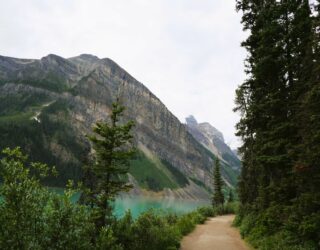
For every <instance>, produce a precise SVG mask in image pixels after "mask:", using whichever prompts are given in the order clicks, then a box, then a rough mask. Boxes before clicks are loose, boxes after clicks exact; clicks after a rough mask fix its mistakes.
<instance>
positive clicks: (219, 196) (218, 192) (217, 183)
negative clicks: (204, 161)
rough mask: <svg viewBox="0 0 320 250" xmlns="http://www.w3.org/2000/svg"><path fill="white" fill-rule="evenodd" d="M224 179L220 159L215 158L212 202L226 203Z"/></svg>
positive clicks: (215, 203) (214, 203)
mask: <svg viewBox="0 0 320 250" xmlns="http://www.w3.org/2000/svg"><path fill="white" fill-rule="evenodd" d="M222 186H223V180H222V178H221V173H220V161H219V159H218V158H216V159H215V164H214V170H213V198H212V204H213V206H215V205H222V204H223V203H224V196H223V193H222Z"/></svg>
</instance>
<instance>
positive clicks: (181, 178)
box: [161, 160, 189, 187]
mask: <svg viewBox="0 0 320 250" xmlns="http://www.w3.org/2000/svg"><path fill="white" fill-rule="evenodd" d="M161 162H162V164H163V165H165V166H166V167H167V169H168V170H169V171H170V173H171V174H172V176H173V177H174V179H175V180H176V182H177V183H178V185H179V187H185V186H186V185H188V184H189V181H188V179H187V177H186V176H185V175H184V174H183V173H181V171H180V170H179V169H177V168H175V167H174V166H172V164H171V163H170V162H168V161H166V160H161Z"/></svg>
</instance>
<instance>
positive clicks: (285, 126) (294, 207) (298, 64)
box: [235, 0, 320, 249]
mask: <svg viewBox="0 0 320 250" xmlns="http://www.w3.org/2000/svg"><path fill="white" fill-rule="evenodd" d="M236 4H237V10H238V11H241V12H242V14H243V16H242V24H243V27H244V30H246V31H248V34H249V35H248V38H247V39H246V40H245V41H244V42H243V43H242V46H243V47H245V48H246V50H247V52H248V57H247V59H246V61H245V66H246V73H247V79H246V80H245V81H244V83H243V84H242V85H240V86H239V88H238V89H237V91H236V108H235V111H238V112H239V113H240V114H241V119H240V121H239V123H238V124H237V135H238V136H240V137H241V138H242V141H243V145H242V147H241V148H240V153H241V154H242V160H243V168H242V173H241V176H240V182H239V198H240V202H241V204H242V206H241V210H240V213H239V215H238V217H237V220H238V221H237V223H238V225H240V228H241V231H242V234H243V236H245V237H247V238H248V239H249V241H250V242H251V243H252V244H253V245H254V246H255V247H257V248H261V249H320V202H319V201H320V58H319V56H320V22H319V20H320V16H319V8H320V7H319V1H313V4H310V3H309V1H307V0H262V1H254V0H237V1H236Z"/></svg>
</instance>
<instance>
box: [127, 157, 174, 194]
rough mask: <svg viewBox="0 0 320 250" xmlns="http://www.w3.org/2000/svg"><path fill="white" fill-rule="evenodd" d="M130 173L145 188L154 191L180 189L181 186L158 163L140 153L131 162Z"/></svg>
mask: <svg viewBox="0 0 320 250" xmlns="http://www.w3.org/2000/svg"><path fill="white" fill-rule="evenodd" d="M129 173H130V174H132V175H133V177H134V178H135V179H136V180H137V181H138V183H139V185H140V186H141V187H143V188H146V189H150V190H153V191H161V190H163V189H164V188H172V189H175V188H178V187H179V185H178V184H177V183H175V182H174V181H173V180H171V179H170V178H169V177H168V176H167V175H166V174H165V173H164V172H163V171H161V170H160V168H159V167H158V166H157V165H156V163H155V162H154V161H152V160H150V159H149V158H147V157H146V156H145V154H144V153H142V152H138V153H137V157H136V159H134V160H132V161H131V164H130V169H129Z"/></svg>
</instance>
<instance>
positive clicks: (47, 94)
mask: <svg viewBox="0 0 320 250" xmlns="http://www.w3.org/2000/svg"><path fill="white" fill-rule="evenodd" d="M117 97H118V98H120V101H121V102H122V103H123V105H125V106H126V107H127V109H126V112H125V118H124V119H126V120H128V119H133V120H134V121H135V122H136V127H135V131H134V134H135V140H136V143H137V146H138V148H139V151H140V153H139V156H138V157H137V159H135V160H133V162H132V163H133V164H132V165H133V167H131V170H130V176H129V180H131V182H133V183H135V184H136V185H135V187H136V188H135V190H134V192H138V193H139V192H140V193H141V192H142V191H143V190H153V191H155V192H158V193H164V195H165V196H166V195H167V194H168V193H170V196H173V197H181V198H197V197H200V198H203V199H206V198H208V197H209V196H208V195H209V194H208V192H207V190H208V188H210V186H211V184H212V183H211V179H210V175H209V172H210V171H211V169H212V158H213V157H214V156H213V155H212V153H211V152H210V151H209V150H208V149H206V148H205V147H203V145H202V144H201V143H199V142H198V141H197V140H195V139H194V137H193V136H191V135H190V133H189V132H188V130H187V129H186V127H185V125H184V124H181V123H180V122H179V120H178V119H177V118H176V117H175V116H174V115H173V114H172V113H171V112H170V111H169V110H168V109H167V108H166V107H165V105H164V104H163V103H162V102H161V101H160V100H159V99H158V98H157V97H156V96H155V95H154V94H152V93H151V92H150V91H149V90H148V89H147V88H146V87H145V86H144V85H143V84H141V83H140V82H138V81H137V80H135V79H134V78H133V77H132V76H131V75H130V74H128V73H127V72H126V71H125V70H123V69H122V68H121V67H120V66H118V65H117V64H116V63H115V62H113V61H112V60H110V59H108V58H105V59H99V58H98V57H95V56H92V55H86V54H83V55H80V56H77V57H73V58H68V59H65V58H62V57H59V56H56V55H48V56H46V57H43V58H41V59H40V60H35V59H17V58H10V57H3V56H0V103H1V105H0V148H3V147H7V146H11V147H13V146H21V147H22V148H23V149H24V150H25V151H27V152H28V153H29V154H30V158H31V160H38V161H44V162H47V163H48V164H51V165H56V166H57V168H58V170H59V173H60V175H59V177H58V179H53V178H49V179H48V180H46V182H47V183H48V184H49V185H54V186H61V185H63V184H64V183H65V182H66V180H67V179H69V178H72V179H79V178H81V165H82V164H83V162H85V159H86V156H87V154H88V152H89V151H90V144H89V143H88V141H87V139H86V137H85V136H86V135H87V134H89V133H91V128H92V126H93V124H94V123H95V122H96V121H98V120H108V117H109V114H110V108H111V104H112V102H113V101H114V100H115V99H116V98H117ZM224 168H225V170H226V171H224V172H223V174H224V178H225V179H226V180H228V182H229V183H230V185H234V184H235V181H234V176H235V174H236V173H235V171H233V170H232V168H231V167H230V166H227V165H226V166H225V167H224Z"/></svg>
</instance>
